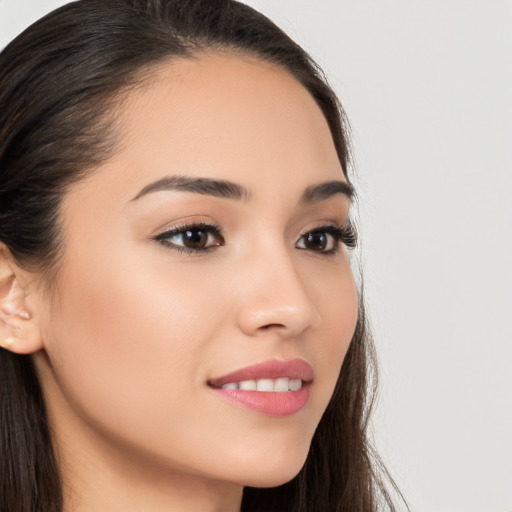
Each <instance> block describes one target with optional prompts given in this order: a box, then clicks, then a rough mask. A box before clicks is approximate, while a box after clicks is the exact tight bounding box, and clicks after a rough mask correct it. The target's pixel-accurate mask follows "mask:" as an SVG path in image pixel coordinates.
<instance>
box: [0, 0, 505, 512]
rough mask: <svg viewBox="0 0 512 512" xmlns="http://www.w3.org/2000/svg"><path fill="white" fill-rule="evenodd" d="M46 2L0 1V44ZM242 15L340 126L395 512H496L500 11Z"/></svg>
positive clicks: (387, 2) (294, 3) (416, 4)
mask: <svg viewBox="0 0 512 512" xmlns="http://www.w3.org/2000/svg"><path fill="white" fill-rule="evenodd" d="M63 3H65V2H63V1H57V0H54V1H49V0H0V46H4V45H5V43H6V42H7V41H8V40H9V39H10V38H11V37H13V36H14V35H16V34H17V33H18V32H19V31H20V30H21V29H22V28H24V27H25V26H26V25H28V23H29V22H31V21H33V20H34V19H36V18H37V17H39V16H40V15H41V14H43V13H44V12H46V11H48V10H50V9H51V8H53V7H55V6H57V5H61V4H63ZM247 3H250V4H251V5H253V6H255V7H257V8H259V9H260V10H262V11H264V12H265V13H267V14H268V15H269V16H270V17H271V18H272V19H274V20H275V21H276V22H278V24H280V25H281V26H282V27H284V28H285V29H286V30H287V31H288V32H289V33H291V34H292V36H293V37H295V38H296V39H297V40H298V41H299V42H300V43H302V44H303V45H304V46H305V48H306V49H307V50H308V51H310V53H311V54H312V55H313V56H314V57H315V58H316V59H317V60H318V61H319V62H320V64H321V65H322V66H323V67H324V69H325V71H326V72H327V75H328V77H329V79H330V81H331V83H332V84H333V85H334V87H335V88H336V90H337V91H338V93H339V96H340V98H341V100H342V102H343V104H344V106H345V109H346V110H347V112H348V115H349V118H350V120H351V123H352V127H353V138H354V150H355V157H356V165H357V179H356V183H357V184H358V185H359V188H360V198H361V200H360V207H359V210H360V226H361V231H362V233H361V235H362V246H363V255H364V265H365V275H366V277H365V280H366V288H367V298H368V302H369V305H370V312H371V315H372V319H373V325H374V331H375V337H376V342H377V345H378V349H379V352H380V356H381V367H382V372H381V399H380V405H379V409H378V411H377V415H376V419H375V424H374V430H375V432H376V437H377V442H378V445H379V447H380V449H381V451H382V452H383V454H384V456H385V459H386V461H387V462H388V465H389V466H390V469H391V471H392V473H393V474H394V475H395V476H396V478H397V481H398V482H399V484H400V485H401V487H402V490H403V492H404V494H405V495H406V497H407V498H408V500H409V502H410V505H411V508H412V510H413V511H417V512H512V371H511V370H510V367H511V365H512V318H511V317H512V270H511V267H512V200H511V196H512V2H511V1H510V0H444V1H441V0H439V1H433V0H432V1H428V0H423V1H420V0H381V1H377V0H374V1H370V0H316V1H313V0H247ZM347 512H350V511H347Z"/></svg>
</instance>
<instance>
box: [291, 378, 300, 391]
mask: <svg viewBox="0 0 512 512" xmlns="http://www.w3.org/2000/svg"><path fill="white" fill-rule="evenodd" d="M301 387H302V381H301V380H300V379H290V384H288V388H289V389H290V391H298V390H299V389H300V388H301Z"/></svg>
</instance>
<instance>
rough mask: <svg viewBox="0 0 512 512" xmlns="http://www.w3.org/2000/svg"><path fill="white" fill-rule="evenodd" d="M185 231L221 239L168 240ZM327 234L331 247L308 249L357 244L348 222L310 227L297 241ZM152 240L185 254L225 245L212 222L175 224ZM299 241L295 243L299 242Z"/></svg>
mask: <svg viewBox="0 0 512 512" xmlns="http://www.w3.org/2000/svg"><path fill="white" fill-rule="evenodd" d="M187 231H191V232H198V231H200V232H201V231H202V232H203V233H206V235H207V236H208V237H210V236H212V235H213V236H214V237H215V238H217V239H220V240H221V241H220V242H218V243H215V244H214V245H211V246H209V247H203V248H198V249H194V248H191V247H184V246H180V245H176V244H173V243H171V242H169V239H170V238H173V237H174V236H176V235H183V234H185V233H186V232H187ZM322 234H327V235H329V236H330V237H331V238H332V242H333V244H334V246H333V248H332V249H328V250H322V251H315V250H313V249H309V250H311V251H312V252H316V253H318V254H321V255H325V256H330V255H334V254H336V253H337V252H338V251H339V249H340V243H343V244H344V245H345V246H346V247H347V248H348V249H354V248H355V247H356V246H357V233H356V230H355V229H354V226H353V225H352V224H351V223H350V222H349V223H347V224H346V225H345V226H333V225H326V226H319V227H317V228H314V229H311V230H309V231H306V232H305V233H302V234H301V235H300V237H299V241H304V240H305V237H307V236H314V235H322ZM154 240H155V241H157V242H159V243H161V244H162V245H164V246H165V247H167V248H169V249H171V250H174V251H177V252H179V253H185V254H200V253H206V252H209V251H211V250H214V249H216V248H217V247H222V246H224V245H225V241H224V238H223V236H222V233H221V230H220V227H219V226H216V225H214V224H207V223H205V222H194V223H190V224H179V225H177V226H174V227H173V228H171V229H169V230H167V231H164V232H163V233H160V234H158V235H157V236H155V237H154ZM299 241H298V242H297V243H299ZM297 248H298V249H300V250H308V248H307V247H297Z"/></svg>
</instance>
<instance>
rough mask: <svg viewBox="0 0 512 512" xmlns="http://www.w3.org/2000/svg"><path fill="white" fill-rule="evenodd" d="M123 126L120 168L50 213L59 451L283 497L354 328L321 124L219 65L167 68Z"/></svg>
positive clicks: (284, 80) (243, 72) (295, 102)
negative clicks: (55, 243)
mask: <svg viewBox="0 0 512 512" xmlns="http://www.w3.org/2000/svg"><path fill="white" fill-rule="evenodd" d="M123 109H124V110H123V113H122V116H121V119H120V121H119V122H120V126H121V131H120V134H119V143H118V149H117V150H116V152H115V155H114V156H113V158H111V159H110V160H109V161H108V162H107V163H105V164H104V165H103V166H102V167H101V168H99V169H98V170H97V171H95V172H94V173H93V174H92V175H91V177H90V178H88V179H85V180H83V181H81V182H80V183H78V184H77V185H74V186H73V188H72V189H71V190H70V191H69V193H67V195H66V196H65V198H64V201H63V204H62V210H61V219H62V229H63V233H64V245H63V249H62V250H63V261H62V269H61V274H60V279H59V281H58V288H57V292H56V293H57V301H56V302H55V304H54V305H53V307H52V310H51V314H48V315H47V316H45V315H41V322H42V324H41V329H42V333H43V340H44V349H45V350H44V351H43V352H41V353H39V354H37V355H36V364H37V369H38V372H39V376H40V379H41V382H42V385H43V389H44V391H45V393H46V396H47V398H48V402H49V417H50V422H51V424H52V426H53V428H54V429H55V433H56V439H57V448H58V450H59V452H60V453H63V454H64V458H65V454H66V452H67V451H68V452H69V451H70V450H71V451H73V450H75V451H76V452H77V453H78V452H79V451H80V450H82V452H81V453H82V455H80V457H89V456H90V458H91V460H94V464H101V463H106V464H111V465H112V466H115V465H116V464H119V465H120V466H121V462H122V463H123V464H124V465H123V466H122V467H127V466H126V462H127V461H131V462H132V463H136V464H141V465H143V466H140V467H145V468H152V469H154V468H160V469H161V470H162V471H172V472H179V473H180V474H182V475H194V476H195V477H197V476H199V477H206V478H213V479H217V480H222V481H229V482H236V483H239V484H246V485H253V486H269V485H270V486H273V485H278V484H280V483H283V482H284V481H286V480H288V479H290V478H292V477H293V476H294V475H295V474H296V473H297V472H298V471H299V469H300V468H301V466H302V464H303V462H304V460H305V458H306V455H307V452H308V448H309V445H310V442H311V438H312V436H313V433H314V431H315V428H316V426H317V424H318V422H319V420H320V418H321V416H322V414H323V412H324V410H325V408H326V406H327V404H328V402H329V399H330V398H331V394H332V391H333V389H334V386H335V383H336V380H337V377H338V374H339V371H340V368H341V364H342V362H343V358H344V356H345V353H346V350H347V348H348V345H349V342H350V339H351V337H352V334H353V332H354V327H355V323H356V317H357V298H356V291H355V288H354V284H353V279H352V275H351V270H350V266H349V260H348V256H347V250H346V248H345V246H344V244H343V242H339V238H340V233H339V227H340V226H344V225H345V224H346V222H347V215H348V210H349V198H348V196H347V190H348V187H347V186H346V181H345V179H344V177H343V173H342V170H341V167H340V163H339V161H338V158H337V155H336V151H335V148H334V145H333V142H332V139H331V135H330V132H329V129H328V126H327V123H326V121H325V119H324V117H323V116H322V114H321V111H320V109H319V108H318V107H317V105H316V104H315V102H314V100H313V99H312V98H311V97H310V95H309V94H308V92H307V91H306V90H305V89H304V88H303V87H302V86H301V85H300V84H299V83H298V82H297V81H296V80H295V79H294V78H293V77H291V76H290V75H289V74H287V73H286V72H285V71H283V70H281V69H279V68H276V67H275V66H272V65H269V64H265V63H260V62H257V61H255V60H252V59H249V58H245V59H241V58H240V57H235V56H229V55H224V56H204V57H202V58H200V59H199V60H195V61H192V60H183V61H179V62H175V63H173V64H166V65H162V66H161V67H160V68H159V70H158V71H157V72H156V73H155V76H154V77H153V79H152V80H151V82H150V83H149V84H148V85H147V86H146V87H145V88H144V89H139V90H137V91H134V92H132V93H130V96H129V97H128V99H127V101H126V102H125V103H124V104H123ZM325 183H329V184H328V185H323V184H325ZM319 185H323V186H321V187H319V188H316V189H315V187H318V186H319ZM32 300H35V299H32ZM42 307H43V306H42ZM255 365H256V366H255ZM254 366H255V367H254ZM239 370H242V371H241V372H239V373H236V374H233V372H238V371H239ZM231 374H233V375H231ZM251 381H256V384H253V383H252V382H251ZM241 382H242V384H240V383H241ZM223 385H227V386H225V387H224V388H222V386H223ZM254 385H256V386H257V387H258V388H259V389H265V391H263V390H260V391H258V390H256V391H254V390H253V391H250V390H247V389H230V388H237V387H238V388H240V387H241V388H249V389H250V388H251V387H254ZM301 386H302V388H301V389H300V390H297V388H300V387H301ZM269 389H274V390H275V391H268V390H269ZM70 447H71V448H70ZM83 454H85V455H83ZM87 454H89V455H87ZM75 456H76V455H75ZM68 458H70V459H72V458H73V457H72V456H71V457H68ZM77 462H78V463H80V464H82V463H85V464H86V463H87V462H84V461H80V460H77ZM149 470H150V469H148V471H149Z"/></svg>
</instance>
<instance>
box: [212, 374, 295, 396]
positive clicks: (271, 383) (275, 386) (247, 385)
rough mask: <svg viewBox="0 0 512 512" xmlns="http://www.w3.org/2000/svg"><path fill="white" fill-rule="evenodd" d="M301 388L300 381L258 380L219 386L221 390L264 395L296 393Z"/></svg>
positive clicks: (280, 379) (281, 379) (285, 379)
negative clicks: (253, 392)
mask: <svg viewBox="0 0 512 512" xmlns="http://www.w3.org/2000/svg"><path fill="white" fill-rule="evenodd" d="M301 387H302V380H301V379H287V378H286V377H281V378H279V379H259V380H243V381H241V382H228V383H227V384H223V385H222V386H221V388H222V389H242V390H245V391H262V392H264V393H269V392H279V393H284V392H286V391H298V390H299V389H300V388H301Z"/></svg>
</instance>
